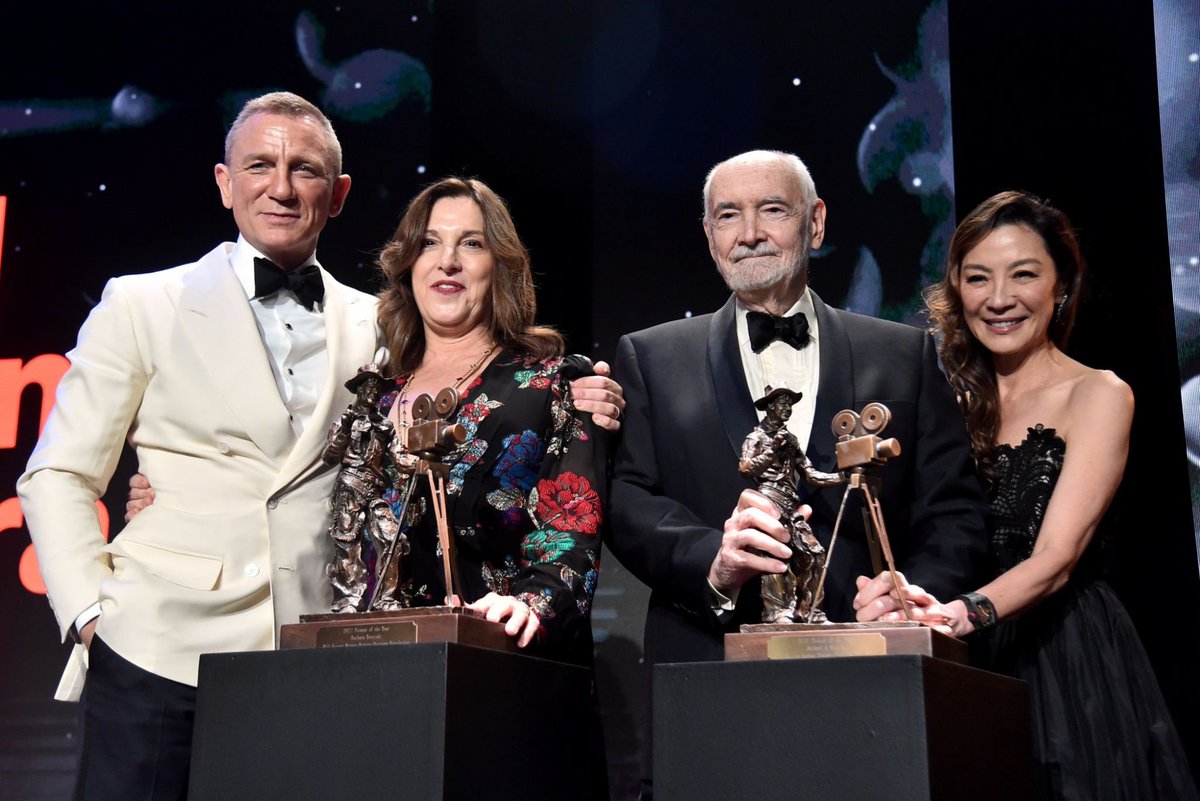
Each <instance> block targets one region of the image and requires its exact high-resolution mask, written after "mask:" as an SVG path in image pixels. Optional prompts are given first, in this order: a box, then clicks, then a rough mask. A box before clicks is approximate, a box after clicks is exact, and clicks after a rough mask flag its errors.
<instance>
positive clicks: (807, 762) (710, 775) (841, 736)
mask: <svg viewBox="0 0 1200 801" xmlns="http://www.w3.org/2000/svg"><path fill="white" fill-rule="evenodd" d="M1029 738H1030V734H1029V712H1028V700H1027V697H1026V690H1025V684H1024V682H1021V681H1017V680H1015V679H1010V678H1007V677H1004V676H998V675H996V674H993V673H988V672H986V671H982V670H976V669H974V668H970V667H965V666H963V665H957V664H953V663H950V662H945V661H942V660H939V659H932V658H930V657H927V656H915V655H901V656H879V657H861V658H835V659H792V660H778V661H768V660H760V661H751V662H705V663H685V664H673V665H658V666H656V667H655V668H654V798H655V801H683V800H684V799H686V801H701V800H702V799H713V800H714V801H718V800H719V801H728V799H739V798H746V799H751V798H752V799H755V801H771V800H772V799H788V801H800V800H801V799H814V800H816V801H826V800H827V799H829V800H831V799H836V800H837V801H856V800H857V799H864V800H865V799H888V801H918V800H919V801H930V800H936V801H961V799H971V801H987V800H988V799H996V800H997V801H999V800H1000V799H1004V801H1012V800H1013V799H1027V798H1032V797H1033V790H1032V777H1033V773H1032V769H1033V765H1032V760H1031V758H1030V756H1029V755H1030V739H1029Z"/></svg>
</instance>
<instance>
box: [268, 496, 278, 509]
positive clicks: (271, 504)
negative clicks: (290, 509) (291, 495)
mask: <svg viewBox="0 0 1200 801" xmlns="http://www.w3.org/2000/svg"><path fill="white" fill-rule="evenodd" d="M278 506H279V501H277V500H275V499H274V498H272V499H271V500H269V501H267V508H268V509H275V508H277V507H278Z"/></svg>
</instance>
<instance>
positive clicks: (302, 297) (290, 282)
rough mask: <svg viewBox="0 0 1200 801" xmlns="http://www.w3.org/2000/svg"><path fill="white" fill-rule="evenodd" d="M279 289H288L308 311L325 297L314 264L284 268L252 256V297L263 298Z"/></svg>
mask: <svg viewBox="0 0 1200 801" xmlns="http://www.w3.org/2000/svg"><path fill="white" fill-rule="evenodd" d="M281 289H290V290H292V292H293V293H295V295H296V299H297V300H299V301H300V304H301V305H302V306H304V308H306V309H308V310H309V311H312V310H313V307H314V306H315V305H317V304H318V303H320V302H321V301H322V300H324V299H325V283H324V282H323V281H322V280H321V271H320V270H319V269H317V265H315V264H306V265H304V266H303V267H297V268H296V269H294V270H285V269H283V268H282V267H280V266H279V265H277V264H275V263H274V262H273V261H270V260H269V259H264V258H261V257H259V256H256V257H255V258H254V297H256V298H265V297H269V296H271V295H274V294H275V293H276V292H278V291H279V290H281Z"/></svg>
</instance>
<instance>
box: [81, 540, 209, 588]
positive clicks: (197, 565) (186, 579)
mask: <svg viewBox="0 0 1200 801" xmlns="http://www.w3.org/2000/svg"><path fill="white" fill-rule="evenodd" d="M104 550H105V552H107V553H109V554H111V555H113V556H115V557H122V556H123V557H125V558H127V559H130V560H132V561H134V562H136V563H137V564H138V565H140V566H141V567H142V569H143V570H145V571H147V572H148V573H151V574H153V575H155V576H158V577H159V578H161V579H163V580H164V581H169V582H171V583H172V584H178V585H179V586H181V587H188V588H189V589H193V590H212V589H215V588H216V586H217V582H218V581H219V580H220V578H221V567H222V566H223V560H222V559H221V557H219V556H214V555H212V554H207V553H198V552H196V551H184V550H180V549H178V548H168V547H165V546H162V545H156V544H153V543H149V542H142V541H140V540H136V539H130V538H129V537H128V536H126V535H124V534H122V535H121V536H119V537H117V538H116V539H115V540H113V541H112V542H110V543H109V544H108V545H106V546H105V547H104ZM113 567H114V568H116V567H117V565H115V564H114V566H113Z"/></svg>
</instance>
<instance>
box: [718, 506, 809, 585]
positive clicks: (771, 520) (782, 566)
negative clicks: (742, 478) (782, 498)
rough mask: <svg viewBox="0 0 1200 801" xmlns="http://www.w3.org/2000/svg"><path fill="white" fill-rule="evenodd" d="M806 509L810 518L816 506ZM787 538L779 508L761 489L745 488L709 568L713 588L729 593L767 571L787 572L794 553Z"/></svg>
mask: <svg viewBox="0 0 1200 801" xmlns="http://www.w3.org/2000/svg"><path fill="white" fill-rule="evenodd" d="M804 509H805V516H806V517H807V516H808V515H810V514H812V509H809V508H808V507H804ZM787 541H788V532H787V529H786V528H785V527H784V525H783V523H780V522H779V508H778V507H777V506H775V504H773V503H771V501H770V499H768V498H767V496H765V495H763V494H762V493H760V492H756V491H754V490H742V494H741V495H740V496H739V497H738V504H737V508H736V509H734V510H733V514H732V515H730V516H729V519H728V520H726V521H725V534H724V536H722V538H721V550H719V551H717V558H716V559H714V560H713V563H712V567H710V568H709V569H708V580H709V582H711V583H712V585H713V589H715V590H716V591H717V592H719V593H721V594H723V595H729V594H730V592H732V591H733V590H736V589H737V588H738V587H741V586H742V585H743V584H745V583H746V582H747V581H749V580H750V579H752V578H755V577H756V576H759V575H762V574H763V573H783V572H784V571H786V570H787V560H788V559H789V558H790V557H791V555H792V549H791V548H789V547H788V546H787V545H785V544H784V543H786V542H787Z"/></svg>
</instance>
